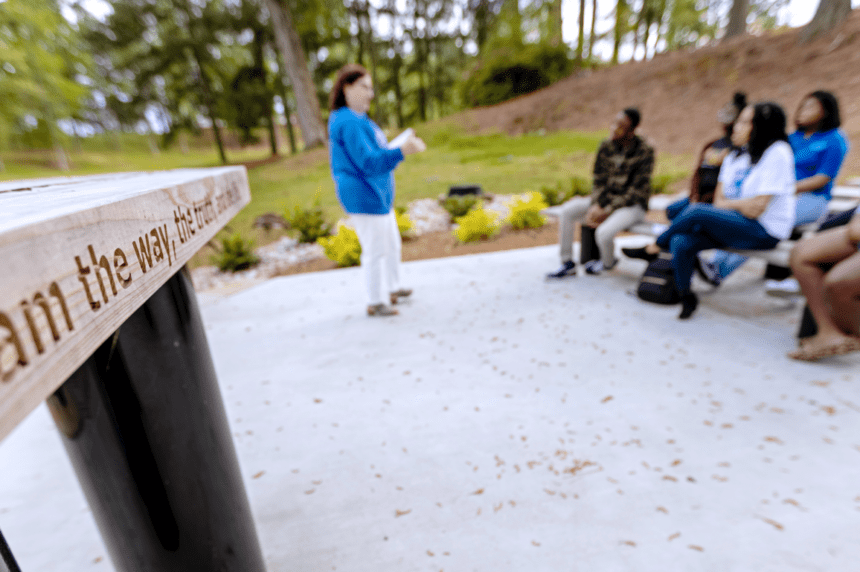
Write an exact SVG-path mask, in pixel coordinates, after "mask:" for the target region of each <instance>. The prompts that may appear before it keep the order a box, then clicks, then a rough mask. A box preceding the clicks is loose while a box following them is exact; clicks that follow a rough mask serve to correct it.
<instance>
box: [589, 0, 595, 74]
mask: <svg viewBox="0 0 860 572" xmlns="http://www.w3.org/2000/svg"><path fill="white" fill-rule="evenodd" d="M596 24H597V0H591V31H590V32H589V33H588V60H589V61H591V57H592V56H593V55H594V40H595V38H594V32H595V27H596Z"/></svg>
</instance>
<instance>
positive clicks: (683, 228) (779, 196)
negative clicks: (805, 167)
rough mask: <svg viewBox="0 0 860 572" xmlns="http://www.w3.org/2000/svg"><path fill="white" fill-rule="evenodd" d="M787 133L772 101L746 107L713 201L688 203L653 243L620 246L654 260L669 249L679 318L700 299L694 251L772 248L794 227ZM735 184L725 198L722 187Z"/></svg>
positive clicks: (628, 252) (633, 254)
mask: <svg viewBox="0 0 860 572" xmlns="http://www.w3.org/2000/svg"><path fill="white" fill-rule="evenodd" d="M787 139H788V138H787V137H786V134H785V112H783V110H782V108H781V107H780V106H779V105H777V104H776V103H771V102H764V103H757V104H755V105H754V106H748V107H746V108H745V109H744V110H743V111H742V112H741V114H740V116H739V117H738V121H737V123H735V128H734V131H733V132H732V142H733V143H734V144H735V145H736V146H738V147H742V146H744V145H746V146H747V151H746V152H744V153H739V154H730V155H729V156H728V157H727V158H726V160H725V161H724V162H723V167H722V169H721V170H720V180H719V184H718V185H717V191H716V196H715V197H714V204H713V205H709V204H706V203H696V204H692V205H690V206H689V207H687V208H686V209H684V211H683V212H681V214H679V215H678V216H677V217H676V218H675V220H674V221H673V222H672V224H671V226H670V227H669V228H668V230H666V232H664V233H663V234H661V235H660V236H659V237H657V242H656V243H655V244H649V245H648V246H646V247H643V248H624V249H622V252H624V254H625V255H627V256H630V257H631V258H642V259H644V260H648V261H651V260H654V259H656V258H657V256H658V254H659V252H660V249H664V250H669V251H671V253H672V265H673V267H674V270H675V286H676V288H677V290H678V294H679V295H680V297H681V313H680V315H679V316H678V317H679V318H680V319H682V320H683V319H687V318H689V317H690V316H691V315H692V314H693V312H695V310H696V307H697V306H698V303H699V300H698V298H697V297H696V295H695V294H694V293H693V292H692V291H691V290H690V282H691V279H692V274H693V267H694V265H695V259H696V257H697V256H698V253H699V252H701V251H702V250H708V249H711V248H720V247H729V248H742V249H751V250H768V249H771V248H774V247H775V246H776V245H777V243H779V241H780V240H784V239H786V238H788V237H789V235H790V234H791V230H792V228H793V227H794V210H795V207H794V202H795V198H794V186H795V180H794V155H793V154H792V152H791V146H789V144H788V142H787ZM726 188H728V189H732V188H734V189H737V192H738V198H734V199H730V198H726V194H727V193H725V192H724V189H726Z"/></svg>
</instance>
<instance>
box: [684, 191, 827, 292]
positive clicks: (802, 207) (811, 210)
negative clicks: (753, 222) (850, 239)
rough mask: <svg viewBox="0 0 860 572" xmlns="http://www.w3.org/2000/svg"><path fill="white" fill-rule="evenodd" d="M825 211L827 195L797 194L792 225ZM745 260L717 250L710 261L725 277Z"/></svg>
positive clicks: (804, 221)
mask: <svg viewBox="0 0 860 572" xmlns="http://www.w3.org/2000/svg"><path fill="white" fill-rule="evenodd" d="M667 211H668V209H667ZM826 211H827V197H825V196H824V195H816V194H813V193H801V194H799V195H797V206H795V209H794V217H795V221H794V226H801V225H804V224H809V223H811V222H815V221H817V220H818V219H820V218H821V215H823V214H824V213H825V212H826ZM746 261H747V257H746V256H741V255H740V254H736V253H734V252H726V251H724V250H718V251H717V253H716V254H715V255H714V258H713V260H711V262H712V263H713V264H714V265H715V266H716V267H717V272H718V273H719V275H720V277H721V278H723V279H725V278H726V277H727V276H728V275H729V274H731V273H732V272H734V271H735V270H737V269H738V268H740V267H741V266H742V265H743V264H744V262H746Z"/></svg>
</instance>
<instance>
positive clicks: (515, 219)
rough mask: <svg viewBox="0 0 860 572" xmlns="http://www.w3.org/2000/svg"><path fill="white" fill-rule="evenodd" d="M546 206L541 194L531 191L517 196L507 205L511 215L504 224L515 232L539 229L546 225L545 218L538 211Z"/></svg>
mask: <svg viewBox="0 0 860 572" xmlns="http://www.w3.org/2000/svg"><path fill="white" fill-rule="evenodd" d="M548 206H549V205H548V204H547V203H546V201H545V200H544V199H543V196H542V195H541V193H538V192H534V191H533V192H531V193H526V194H525V195H519V196H517V197H514V198H513V200H511V202H510V203H508V208H510V209H511V213H510V214H509V215H508V218H507V219H506V222H508V223H509V224H510V225H511V226H512V227H514V228H515V229H517V230H523V229H526V228H540V227H542V226H543V225H544V224H545V223H546V217H544V216H543V215H541V214H540V211H541V210H542V209H545V208H547V207H548Z"/></svg>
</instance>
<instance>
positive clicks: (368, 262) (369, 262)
mask: <svg viewBox="0 0 860 572" xmlns="http://www.w3.org/2000/svg"><path fill="white" fill-rule="evenodd" d="M350 222H351V223H352V226H353V228H355V233H356V234H357V235H358V242H359V243H360V244H361V267H362V268H364V281H365V285H366V287H367V303H368V305H371V306H373V305H376V304H383V303H387V302H388V301H387V300H385V299H383V297H382V293H383V292H384V290H383V288H382V282H383V276H384V279H385V282H386V285H387V286H388V292H394V291H395V290H399V289H400V231H399V230H398V229H397V218H396V217H395V216H394V211H393V210H391V211H389V212H388V214H384V215H372V214H353V215H350ZM386 298H387V297H386Z"/></svg>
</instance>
